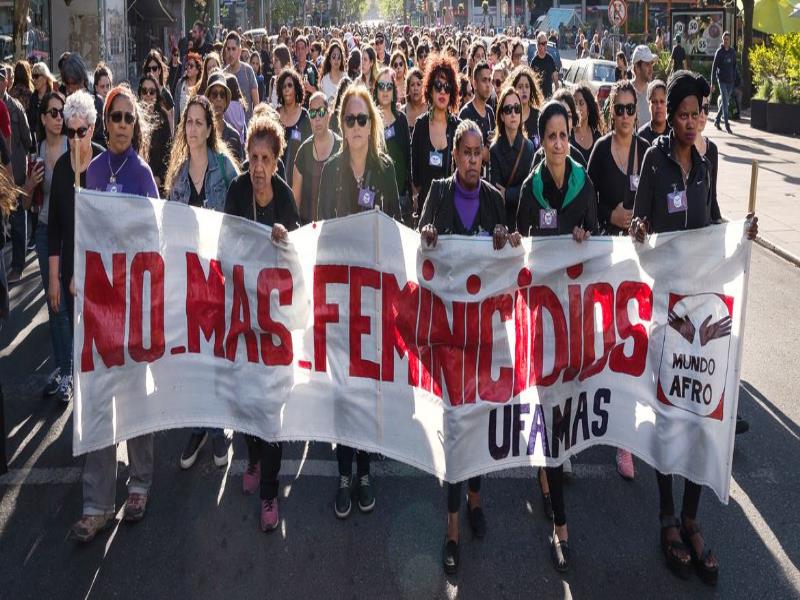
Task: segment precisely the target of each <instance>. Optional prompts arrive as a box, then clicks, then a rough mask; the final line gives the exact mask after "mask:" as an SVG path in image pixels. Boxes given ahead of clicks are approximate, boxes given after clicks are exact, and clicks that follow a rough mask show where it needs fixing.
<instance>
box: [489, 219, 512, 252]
mask: <svg viewBox="0 0 800 600" xmlns="http://www.w3.org/2000/svg"><path fill="white" fill-rule="evenodd" d="M507 241H508V227H506V226H505V225H500V224H498V225H495V227H494V233H492V243H493V245H494V249H495V250H500V249H502V248H503V246H505V245H506V242H507Z"/></svg>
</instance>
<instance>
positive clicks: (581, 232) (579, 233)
mask: <svg viewBox="0 0 800 600" xmlns="http://www.w3.org/2000/svg"><path fill="white" fill-rule="evenodd" d="M591 235H592V234H591V233H590V232H589V231H587V230H585V229H584V228H583V227H579V226H578V225H576V226H575V229H573V230H572V239H573V240H575V241H576V242H578V243H579V244H580V243H581V242H582V241H584V240H588V239H589V238H590V237H591Z"/></svg>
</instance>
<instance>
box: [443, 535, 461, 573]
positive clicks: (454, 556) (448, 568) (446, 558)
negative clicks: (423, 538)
mask: <svg viewBox="0 0 800 600" xmlns="http://www.w3.org/2000/svg"><path fill="white" fill-rule="evenodd" d="M442 566H443V567H444V572H445V573H447V574H448V575H455V574H456V573H457V572H458V542H454V541H453V540H448V539H447V538H446V537H445V538H444V547H443V548H442Z"/></svg>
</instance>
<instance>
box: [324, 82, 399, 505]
mask: <svg viewBox="0 0 800 600" xmlns="http://www.w3.org/2000/svg"><path fill="white" fill-rule="evenodd" d="M339 118H340V121H341V124H340V126H341V130H342V133H343V134H344V135H343V138H344V139H343V142H342V148H341V150H340V151H339V153H338V154H335V155H334V156H332V157H331V158H330V159H329V160H328V162H326V163H325V166H324V167H323V168H322V175H321V179H322V181H328V182H331V185H324V186H322V187H320V190H319V203H318V207H317V218H318V219H320V220H326V219H335V218H337V217H345V216H347V215H351V214H355V213H358V212H362V211H368V210H373V209H374V208H376V207H378V208H380V209H381V210H382V211H383V212H385V213H386V214H387V215H389V216H390V217H392V218H393V219H396V220H398V221H399V220H400V206H399V203H398V192H397V183H396V177H395V172H394V165H393V164H392V159H391V158H390V157H389V156H388V155H387V154H386V153H385V152H384V148H385V145H384V141H383V131H382V130H383V124H382V122H381V117H380V114H379V113H378V111H377V109H376V108H375V104H374V103H373V102H372V98H371V97H370V93H369V90H367V88H366V87H365V86H364V85H363V84H361V83H358V82H356V83H354V84H353V85H351V86H350V87H348V88H347V91H346V92H345V93H344V97H343V98H342V109H341V115H340V117H339ZM353 455H355V459H356V469H357V470H356V476H357V479H358V508H359V509H360V510H361V512H365V513H366V512H370V511H372V509H373V508H375V493H374V490H373V486H372V482H371V479H370V467H369V463H370V458H369V453H368V452H366V451H363V450H355V449H354V448H351V447H349V446H345V445H343V444H337V445H336V458H337V461H338V463H339V487H338V489H337V492H336V500H335V503H334V511H335V513H336V517H337V518H339V519H346V518H347V517H348V516H349V515H350V511H351V508H352V503H351V500H350V498H351V486H352V483H353V477H352V474H353Z"/></svg>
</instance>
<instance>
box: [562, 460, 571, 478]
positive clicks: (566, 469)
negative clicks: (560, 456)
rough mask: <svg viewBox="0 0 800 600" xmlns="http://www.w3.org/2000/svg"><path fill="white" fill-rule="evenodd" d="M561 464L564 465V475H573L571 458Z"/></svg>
mask: <svg viewBox="0 0 800 600" xmlns="http://www.w3.org/2000/svg"><path fill="white" fill-rule="evenodd" d="M561 466H562V467H564V475H572V461H571V460H570V459H569V458H567V460H565V461H564V464H563V465H561Z"/></svg>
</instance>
